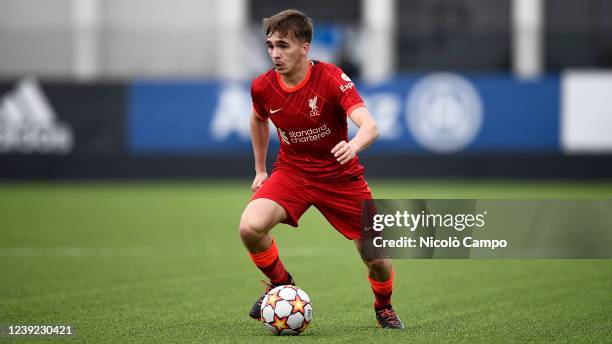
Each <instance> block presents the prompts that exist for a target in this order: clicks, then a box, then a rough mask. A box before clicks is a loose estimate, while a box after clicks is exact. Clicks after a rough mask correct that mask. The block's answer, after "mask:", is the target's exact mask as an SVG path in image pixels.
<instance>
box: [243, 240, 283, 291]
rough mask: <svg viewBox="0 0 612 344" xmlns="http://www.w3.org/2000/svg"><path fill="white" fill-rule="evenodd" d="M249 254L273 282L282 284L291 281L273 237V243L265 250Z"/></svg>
mask: <svg viewBox="0 0 612 344" xmlns="http://www.w3.org/2000/svg"><path fill="white" fill-rule="evenodd" d="M249 255H250V256H251V260H253V263H255V265H257V267H258V268H259V270H261V272H263V273H264V274H265V275H266V276H267V277H268V278H269V279H270V282H272V284H282V283H286V282H287V281H289V273H288V272H287V270H285V266H284V265H283V263H282V262H281V261H280V258H278V247H276V242H275V241H274V239H272V245H270V247H268V249H266V250H265V251H262V252H258V253H249Z"/></svg>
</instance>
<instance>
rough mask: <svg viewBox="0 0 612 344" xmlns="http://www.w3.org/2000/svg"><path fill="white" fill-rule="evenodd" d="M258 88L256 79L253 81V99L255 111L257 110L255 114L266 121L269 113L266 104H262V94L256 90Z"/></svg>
mask: <svg viewBox="0 0 612 344" xmlns="http://www.w3.org/2000/svg"><path fill="white" fill-rule="evenodd" d="M256 88H257V87H256V85H255V81H253V83H251V100H252V102H253V111H255V114H256V115H257V117H259V119H261V120H264V121H265V120H267V119H268V114H267V112H266V110H265V108H264V106H263V105H262V104H261V100H260V96H259V94H258V92H257V91H256Z"/></svg>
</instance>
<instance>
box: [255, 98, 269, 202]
mask: <svg viewBox="0 0 612 344" xmlns="http://www.w3.org/2000/svg"><path fill="white" fill-rule="evenodd" d="M251 141H252V143H253V154H254V156H255V179H254V180H253V184H252V185H251V190H252V191H253V192H255V191H257V189H259V188H260V187H261V185H262V184H263V183H264V182H265V181H266V180H267V179H268V172H267V170H266V155H267V154H268V144H269V142H270V125H269V123H268V120H267V119H262V118H261V117H259V116H258V115H257V112H255V109H253V112H252V113H251Z"/></svg>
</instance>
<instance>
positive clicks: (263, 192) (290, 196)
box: [240, 169, 310, 319]
mask: <svg viewBox="0 0 612 344" xmlns="http://www.w3.org/2000/svg"><path fill="white" fill-rule="evenodd" d="M301 188H303V183H300V181H298V180H296V179H295V178H293V177H292V176H291V174H290V173H287V172H285V171H283V170H280V169H279V170H276V171H274V173H272V175H271V176H270V178H269V179H268V180H267V181H266V182H265V183H264V184H263V185H262V186H261V187H260V188H259V189H258V190H257V192H256V193H255V194H254V195H253V198H252V199H251V202H250V203H249V204H248V205H247V207H246V208H245V210H244V212H243V214H242V217H241V219H240V238H241V240H242V242H243V243H244V246H245V247H246V248H247V250H248V251H249V255H250V257H251V260H252V261H253V263H254V264H255V265H256V266H257V268H259V270H261V272H263V273H264V274H265V275H266V276H267V277H268V278H269V279H270V282H269V283H266V291H265V292H264V294H263V295H261V297H260V298H259V299H258V300H257V301H256V302H255V304H254V305H253V307H251V311H250V312H249V316H251V317H252V318H254V319H259V317H260V311H261V302H262V300H263V298H264V296H265V295H266V293H267V292H268V291H269V290H270V289H272V288H274V287H275V286H277V285H285V284H292V285H295V283H294V282H293V278H292V277H291V275H290V274H289V273H288V272H287V270H286V269H285V266H284V265H283V263H282V262H281V259H280V257H279V252H278V248H277V247H276V242H275V241H274V239H273V238H272V236H270V234H269V232H270V230H271V229H272V228H273V227H274V226H275V225H276V224H278V223H280V222H283V223H286V224H289V225H291V226H294V227H297V225H298V220H299V218H300V216H302V214H303V213H304V212H305V211H306V209H308V207H309V206H310V203H308V201H307V200H306V199H304V198H303V197H302V195H303V192H300V190H301Z"/></svg>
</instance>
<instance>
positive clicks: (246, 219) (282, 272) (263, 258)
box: [240, 198, 290, 284]
mask: <svg viewBox="0 0 612 344" xmlns="http://www.w3.org/2000/svg"><path fill="white" fill-rule="evenodd" d="M286 218H287V214H286V213H285V209H284V208H283V207H282V206H280V205H279V204H278V203H276V202H275V201H273V200H270V199H266V198H257V199H254V200H252V201H251V202H250V203H249V204H248V205H247V207H246V208H245V209H244V212H243V213H242V217H241V218H240V239H241V240H242V243H243V244H244V246H245V247H246V249H247V250H248V251H249V255H250V256H251V260H252V261H253V263H255V265H256V266H257V267H258V268H259V269H260V270H261V272H263V273H264V274H265V275H266V276H267V277H268V278H269V279H270V282H271V283H272V284H280V283H283V282H289V281H290V278H289V273H288V272H287V270H286V269H285V267H284V266H283V263H282V262H281V260H280V258H279V256H278V248H277V247H276V243H275V242H274V238H272V236H271V235H270V234H269V232H270V230H271V229H272V227H274V226H275V225H277V224H278V223H280V222H282V221H284V220H285V219H286Z"/></svg>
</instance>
